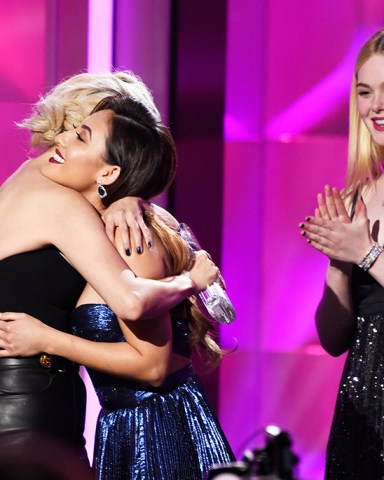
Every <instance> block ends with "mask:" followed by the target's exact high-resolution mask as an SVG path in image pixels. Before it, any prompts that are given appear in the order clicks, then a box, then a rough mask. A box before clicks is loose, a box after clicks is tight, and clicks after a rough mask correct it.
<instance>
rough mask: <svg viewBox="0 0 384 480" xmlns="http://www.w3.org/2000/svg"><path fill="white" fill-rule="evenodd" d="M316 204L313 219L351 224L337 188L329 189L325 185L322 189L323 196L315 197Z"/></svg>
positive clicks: (320, 194)
mask: <svg viewBox="0 0 384 480" xmlns="http://www.w3.org/2000/svg"><path fill="white" fill-rule="evenodd" d="M317 202H318V207H317V208H316V210H315V217H317V218H323V219H325V220H333V221H336V220H337V221H339V222H342V223H351V219H350V217H349V215H348V212H347V210H346V208H345V204H344V201H343V199H342V197H341V195H340V192H339V190H338V189H337V188H331V187H330V186H329V185H326V186H325V187H324V195H323V194H322V193H319V194H318V195H317Z"/></svg>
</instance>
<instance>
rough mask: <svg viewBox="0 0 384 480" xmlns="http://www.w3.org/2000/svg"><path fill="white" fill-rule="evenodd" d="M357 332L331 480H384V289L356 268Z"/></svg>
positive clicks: (336, 421)
mask: <svg viewBox="0 0 384 480" xmlns="http://www.w3.org/2000/svg"><path fill="white" fill-rule="evenodd" d="M352 298H353V299H354V308H355V312H356V323H355V332H354V335H353V339H352V342H351V347H350V349H349V352H348V356H347V359H346V362H345V366H344V371H343V375H342V378H341V382H340V388H339V393H338V397H337V403H336V408H335V414H334V418H333V423H332V428H331V434H330V438H329V442H328V448H327V464H326V474H325V478H326V480H382V479H384V288H383V287H381V285H380V284H379V283H377V282H376V281H375V280H374V279H373V277H372V276H371V275H369V274H368V273H366V272H363V271H362V270H361V269H359V268H358V267H356V266H355V267H354V268H353V274H352Z"/></svg>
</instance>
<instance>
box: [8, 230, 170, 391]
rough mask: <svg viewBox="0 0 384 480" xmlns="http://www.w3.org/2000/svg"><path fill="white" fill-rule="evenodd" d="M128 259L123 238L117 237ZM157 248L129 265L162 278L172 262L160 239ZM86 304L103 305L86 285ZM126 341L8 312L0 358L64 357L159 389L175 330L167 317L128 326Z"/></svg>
mask: <svg viewBox="0 0 384 480" xmlns="http://www.w3.org/2000/svg"><path fill="white" fill-rule="evenodd" d="M118 243H119V247H120V249H119V250H120V251H121V253H122V254H123V255H124V249H123V247H122V243H121V238H119V239H118ZM156 245H157V246H156V248H155V249H148V248H145V250H144V252H143V254H142V255H139V254H137V253H136V254H135V253H134V254H133V255H132V257H130V258H129V260H128V259H127V263H129V264H130V266H131V267H132V268H133V269H134V270H135V272H136V273H137V274H138V275H140V276H145V277H153V278H161V277H163V276H164V275H166V274H167V273H168V272H169V268H168V261H169V260H168V258H167V254H166V252H165V250H164V249H163V248H162V245H161V242H160V240H158V239H157V242H156ZM80 300H81V301H80V304H81V303H103V300H102V299H101V298H99V296H98V295H97V293H96V292H95V291H94V290H93V289H92V287H90V285H87V287H86V289H85V291H84V293H83V295H82V297H81V298H80ZM119 323H120V327H121V329H122V331H123V334H124V336H125V338H126V340H127V342H119V343H102V342H93V341H90V340H85V339H83V338H79V337H75V336H73V335H70V334H66V333H63V332H60V331H58V330H56V329H54V328H52V327H48V326H47V325H44V324H43V323H42V322H40V321H39V320H37V319H35V318H33V317H31V316H29V315H26V314H18V313H12V312H7V313H4V314H3V315H2V317H1V320H0V346H1V347H2V348H4V349H5V350H4V351H0V356H8V355H12V356H28V355H35V354H38V353H41V352H46V353H49V354H52V355H60V356H62V357H65V358H68V359H70V360H72V361H73V362H76V363H79V364H83V365H85V366H87V367H90V368H93V369H96V370H101V371H104V372H106V373H110V374H114V375H120V376H126V377H130V378H132V379H135V380H137V381H141V382H146V383H149V384H151V385H154V386H158V385H160V384H161V383H162V382H163V381H164V378H165V377H166V375H167V371H168V365H169V360H170V355H171V348H172V345H171V344H172V327H171V321H170V316H169V314H168V313H166V314H164V315H162V316H160V317H157V318H154V319H151V320H147V321H145V322H123V321H121V320H119Z"/></svg>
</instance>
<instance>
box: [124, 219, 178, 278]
mask: <svg viewBox="0 0 384 480" xmlns="http://www.w3.org/2000/svg"><path fill="white" fill-rule="evenodd" d="M152 235H153V236H154V239H155V242H154V246H153V247H151V248H148V247H147V246H144V249H143V252H142V253H138V252H137V251H133V252H131V255H129V256H128V255H127V254H126V253H125V251H124V247H123V243H122V240H121V235H120V232H119V229H118V228H117V229H116V235H115V246H116V248H117V250H118V252H119V253H120V255H121V257H122V258H123V260H124V261H125V263H126V264H127V265H128V266H129V268H130V269H131V270H132V271H133V272H134V273H135V275H137V276H138V277H141V278H152V279H161V278H164V277H166V276H169V275H170V271H171V266H170V258H169V255H168V253H167V251H166V250H165V248H164V246H163V244H162V242H161V240H160V238H159V237H158V236H157V235H156V233H155V232H154V231H153V230H152Z"/></svg>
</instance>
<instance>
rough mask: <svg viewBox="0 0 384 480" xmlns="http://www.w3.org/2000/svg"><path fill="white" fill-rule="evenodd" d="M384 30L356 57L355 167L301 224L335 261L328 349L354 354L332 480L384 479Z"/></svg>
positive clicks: (329, 473)
mask: <svg viewBox="0 0 384 480" xmlns="http://www.w3.org/2000/svg"><path fill="white" fill-rule="evenodd" d="M383 162H384V30H381V31H379V32H377V33H376V34H375V35H373V36H372V37H371V38H370V39H369V40H368V41H367V42H366V43H365V44H364V45H363V47H362V49H361V50H360V52H359V55H358V57H357V61H356V66H355V73H354V77H353V81H352V90H351V99H350V136H349V167H348V177H347V184H346V187H345V188H344V190H343V193H342V195H340V193H339V192H338V190H337V189H334V188H332V189H331V188H330V187H329V186H326V187H325V196H323V195H319V197H318V201H319V206H318V208H317V209H316V212H315V216H313V217H307V218H306V221H305V222H303V223H302V224H300V227H301V229H302V232H301V233H302V235H303V236H304V237H305V238H306V239H307V242H308V243H309V244H310V245H312V246H313V247H314V248H316V249H317V250H318V251H320V252H322V253H324V254H325V255H327V256H328V257H329V258H330V265H329V268H328V271H327V275H326V284H325V289H324V294H323V297H322V299H321V302H320V304H319V307H318V309H317V312H316V326H317V330H318V334H319V337H320V341H321V344H322V346H323V347H324V348H325V350H326V351H327V352H328V353H330V354H331V355H333V356H338V355H341V354H343V353H344V352H348V355H347V359H346V363H345V367H344V371H343V375H342V378H341V382H340V388H339V393H338V397H337V403H336V408H335V413H334V418H333V423H332V428H331V433H330V438H329V442H328V447H327V461H326V473H325V478H326V479H327V480H354V479H359V480H379V479H384V288H383V287H384V255H383V254H382V251H383V247H382V246H383V242H384V225H383V222H384V175H383V166H384V163H383Z"/></svg>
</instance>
